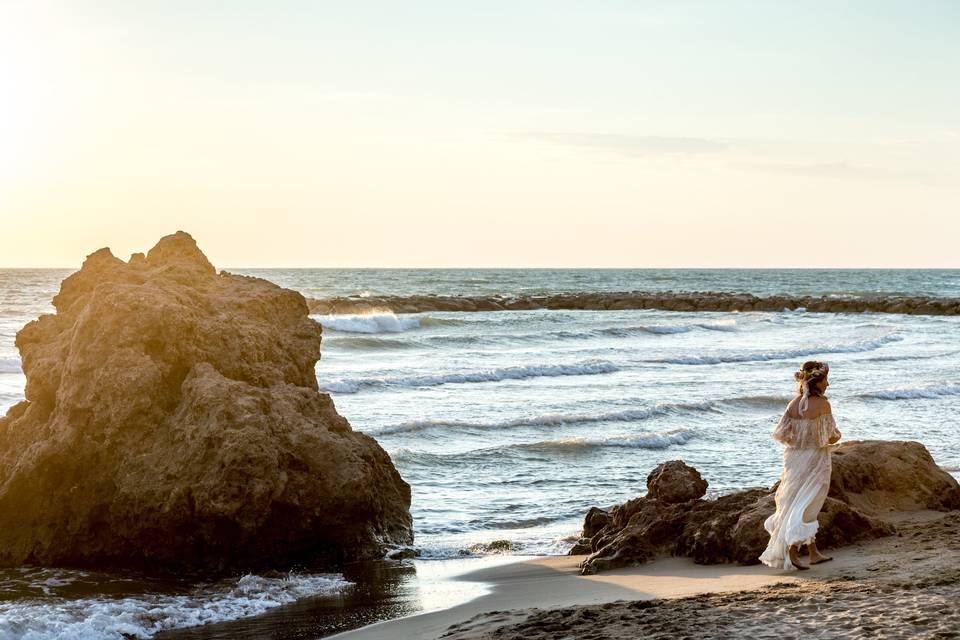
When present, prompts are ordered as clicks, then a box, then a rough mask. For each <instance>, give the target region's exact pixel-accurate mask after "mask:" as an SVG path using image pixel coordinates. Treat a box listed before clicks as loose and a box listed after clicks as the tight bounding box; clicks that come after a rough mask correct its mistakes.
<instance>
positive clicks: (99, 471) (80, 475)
mask: <svg viewBox="0 0 960 640" xmlns="http://www.w3.org/2000/svg"><path fill="white" fill-rule="evenodd" d="M53 303H54V306H55V307H56V314H53V315H43V316H41V317H40V318H39V319H38V320H35V321H33V322H30V323H29V324H27V325H26V326H25V327H24V328H23V329H22V330H21V331H20V332H19V333H18V334H17V340H16V344H17V347H18V348H19V350H20V354H21V358H22V361H23V371H24V373H25V375H26V378H27V384H26V392H25V394H26V400H25V401H23V402H21V403H19V404H17V405H15V406H13V407H12V408H11V409H10V410H9V412H8V413H7V415H6V416H5V417H3V418H0V565H6V566H10V565H18V564H23V563H30V564H40V565H70V566H84V567H104V566H127V567H130V566H132V567H137V568H140V569H145V570H153V571H168V570H179V569H196V570H203V571H213V572H218V571H225V570H237V569H250V568H257V567H264V566H273V567H284V566H291V565H295V564H300V563H311V564H312V563H316V562H336V561H341V560H347V559H355V558H368V557H379V556H381V555H382V553H383V548H384V546H385V545H390V544H406V543H409V542H411V541H412V529H411V518H410V514H409V505H410V488H409V486H408V485H407V484H406V483H405V482H404V481H403V480H402V479H401V478H400V476H399V474H398V473H397V471H396V469H395V468H394V466H393V464H392V463H391V461H390V458H389V456H388V455H387V454H386V452H385V451H384V450H383V449H382V448H381V447H380V446H379V445H378V444H377V443H376V441H374V440H373V439H372V438H370V437H368V436H366V435H363V434H361V433H356V432H354V431H352V430H351V428H350V425H349V424H348V423H347V421H346V420H345V419H344V418H343V417H341V416H340V415H339V414H338V413H337V411H336V409H335V408H334V406H333V402H332V401H331V399H330V397H329V396H328V395H326V394H322V393H319V392H318V389H317V382H316V378H315V374H314V365H315V363H316V362H317V360H318V359H319V357H320V331H321V330H320V326H319V325H318V324H317V323H316V322H314V321H313V320H311V319H310V318H309V317H308V314H307V305H306V303H305V301H304V298H303V297H302V296H301V295H300V294H299V293H296V292H294V291H289V290H287V289H283V288H281V287H278V286H276V285H274V284H272V283H270V282H267V281H265V280H261V279H258V278H249V277H243V276H236V275H231V274H228V273H224V272H221V273H220V274H217V272H216V270H215V269H214V268H213V266H212V265H211V264H210V262H208V261H207V258H206V257H205V256H204V255H203V253H201V251H200V250H199V249H198V248H197V245H196V243H195V242H194V241H193V239H192V238H191V237H190V236H189V235H187V234H186V233H183V232H178V233H176V234H174V235H171V236H167V237H165V238H163V239H161V240H160V242H159V243H158V244H157V245H156V246H155V247H154V248H153V249H152V250H151V251H150V252H149V253H148V254H147V255H146V256H144V255H142V254H135V255H134V256H133V257H132V258H131V259H130V261H129V262H123V261H122V260H119V259H117V258H115V257H114V256H113V255H112V254H111V253H110V251H109V250H108V249H101V250H100V251H97V252H96V253H93V254H92V255H90V256H88V258H87V260H86V261H85V262H84V264H83V268H82V269H80V271H78V272H77V273H74V274H73V275H71V276H70V277H68V278H67V279H66V280H64V281H63V284H62V286H61V289H60V293H59V294H58V295H57V296H56V297H55V298H54V300H53Z"/></svg>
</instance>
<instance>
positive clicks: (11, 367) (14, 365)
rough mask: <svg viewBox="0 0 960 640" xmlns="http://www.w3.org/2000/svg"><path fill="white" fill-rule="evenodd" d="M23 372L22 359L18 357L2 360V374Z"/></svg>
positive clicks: (0, 367) (0, 359)
mask: <svg viewBox="0 0 960 640" xmlns="http://www.w3.org/2000/svg"><path fill="white" fill-rule="evenodd" d="M22 371H23V368H22V367H21V366H20V358H17V357H16V356H13V357H3V358H0V373H20V372H22Z"/></svg>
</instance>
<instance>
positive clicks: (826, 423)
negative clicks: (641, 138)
mask: <svg viewBox="0 0 960 640" xmlns="http://www.w3.org/2000/svg"><path fill="white" fill-rule="evenodd" d="M821 424H822V426H821V429H820V432H821V433H822V434H823V439H822V440H821V445H820V446H821V447H826V446H829V445H830V440H831V439H832V438H834V437H836V438H839V437H840V430H839V429H837V421H836V420H834V419H833V414H832V413H828V414H826V415H824V416H823V419H822V422H821Z"/></svg>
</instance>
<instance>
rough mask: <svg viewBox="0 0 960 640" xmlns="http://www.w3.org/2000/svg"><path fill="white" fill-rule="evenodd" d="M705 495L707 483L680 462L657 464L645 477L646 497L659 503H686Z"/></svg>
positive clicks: (696, 472) (697, 472)
mask: <svg viewBox="0 0 960 640" xmlns="http://www.w3.org/2000/svg"><path fill="white" fill-rule="evenodd" d="M706 493H707V481H706V480H704V479H703V477H701V476H700V472H699V471H697V470H696V469H694V468H693V467H691V466H690V465H688V464H686V463H685V462H683V461H682V460H671V461H670V462H664V463H662V464H659V465H657V467H656V468H655V469H654V470H653V471H651V472H650V475H648V476H647V497H648V498H655V499H657V500H659V501H660V502H666V503H668V504H672V503H675V502H688V501H690V500H696V499H697V498H702V497H703V496H704V494H706Z"/></svg>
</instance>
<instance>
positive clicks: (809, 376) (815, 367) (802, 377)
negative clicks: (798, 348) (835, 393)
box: [793, 360, 830, 396]
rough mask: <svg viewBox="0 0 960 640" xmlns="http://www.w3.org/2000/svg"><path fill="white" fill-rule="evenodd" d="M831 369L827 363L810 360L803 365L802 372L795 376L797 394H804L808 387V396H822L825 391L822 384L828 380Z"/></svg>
mask: <svg viewBox="0 0 960 640" xmlns="http://www.w3.org/2000/svg"><path fill="white" fill-rule="evenodd" d="M829 372H830V367H829V366H828V365H827V363H826V362H821V361H819V360H808V361H807V362H804V363H803V366H801V367H800V370H799V371H797V372H796V373H794V374H793V379H794V380H796V381H797V393H798V394H801V395H802V394H803V391H804V387H806V390H807V395H810V396H822V395H823V390H822V389H821V388H820V383H821V382H823V381H824V380H826V379H827V374H828V373H829Z"/></svg>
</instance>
